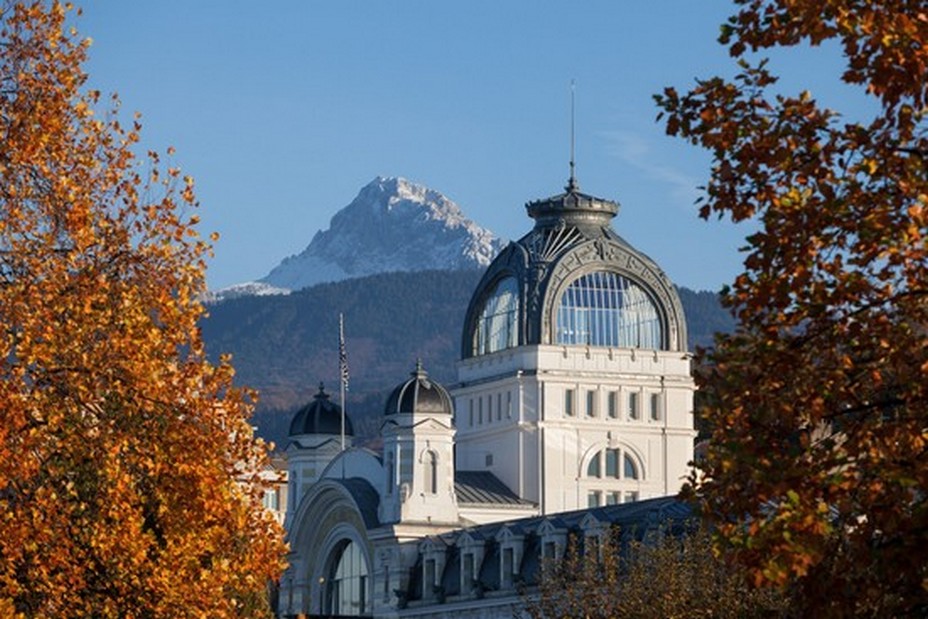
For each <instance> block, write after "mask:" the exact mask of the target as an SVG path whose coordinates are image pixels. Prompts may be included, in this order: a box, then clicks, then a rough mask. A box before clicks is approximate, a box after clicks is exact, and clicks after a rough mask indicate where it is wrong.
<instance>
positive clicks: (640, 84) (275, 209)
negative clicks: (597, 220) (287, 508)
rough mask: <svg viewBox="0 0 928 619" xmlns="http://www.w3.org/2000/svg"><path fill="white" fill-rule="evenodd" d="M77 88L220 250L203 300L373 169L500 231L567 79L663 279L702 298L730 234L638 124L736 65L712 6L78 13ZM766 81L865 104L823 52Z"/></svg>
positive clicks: (546, 152)
mask: <svg viewBox="0 0 928 619" xmlns="http://www.w3.org/2000/svg"><path fill="white" fill-rule="evenodd" d="M81 6H82V7H83V9H84V15H83V16H82V17H81V18H79V19H78V20H77V22H76V23H77V26H78V28H79V30H80V31H81V33H82V34H83V35H86V36H90V37H92V38H93V40H94V44H93V46H92V47H91V52H90V55H91V58H90V62H89V63H88V65H87V69H88V71H89V72H90V74H91V85H92V86H93V87H94V88H99V89H101V90H102V91H104V92H106V93H109V92H113V91H116V92H118V93H119V94H120V96H121V98H122V101H123V110H124V111H125V112H126V116H127V118H128V117H129V116H130V115H131V113H132V112H134V111H139V112H141V113H142V122H143V125H144V129H143V147H144V148H154V149H158V150H164V149H165V148H166V147H167V146H169V145H173V146H175V147H176V149H177V154H176V155H175V156H174V162H175V163H177V164H179V165H180V166H181V167H182V168H183V170H184V172H185V173H189V174H191V175H193V176H194V178H195V179H196V181H197V192H198V196H199V199H200V203H201V208H200V215H201V217H202V220H203V226H202V230H203V232H211V231H217V232H219V233H220V235H221V239H220V241H219V242H218V244H217V245H216V257H215V258H214V259H213V260H212V261H211V263H210V267H209V271H208V282H209V285H210V287H212V288H218V287H222V286H226V285H229V284H232V283H236V282H241V281H247V280H251V279H257V278H259V277H261V276H263V275H265V274H267V272H268V271H270V269H271V268H273V267H274V266H275V265H276V264H277V263H278V262H279V261H280V260H281V259H283V258H284V257H286V256H288V255H291V254H294V253H298V252H300V251H301V250H302V249H303V248H304V247H305V246H306V245H307V244H308V243H309V241H310V240H311V239H312V236H313V234H314V233H315V232H316V231H317V230H319V229H324V228H327V227H328V223H329V219H330V218H331V217H332V215H334V214H335V212H336V211H338V210H339V209H340V208H342V207H343V206H345V205H346V204H348V203H349V202H350V201H351V200H352V199H353V198H354V197H355V195H356V194H357V192H358V190H359V189H360V188H361V187H362V186H363V185H364V184H366V183H367V182H369V181H370V180H371V179H373V178H374V177H375V176H377V175H383V176H403V177H406V178H409V179H410V180H413V181H417V182H421V183H424V184H426V185H428V186H430V187H432V188H434V189H437V190H438V191H441V192H442V193H444V194H445V195H447V196H448V197H450V198H451V199H453V200H454V201H456V202H457V203H458V204H459V205H460V206H461V207H462V208H463V209H464V211H465V213H466V214H467V215H468V216H469V217H470V218H472V219H474V220H475V221H476V222H477V223H479V224H480V225H483V226H485V227H487V228H489V229H491V230H493V231H494V232H495V233H497V234H498V235H500V236H502V237H504V238H518V237H519V236H521V235H522V234H523V233H525V232H526V231H527V230H528V229H529V228H530V227H531V222H530V220H529V219H528V218H527V217H526V215H525V210H524V204H525V202H527V201H529V200H534V199H537V198H542V197H546V196H549V195H553V194H556V193H559V192H560V191H561V190H562V187H563V185H564V183H565V181H566V180H567V176H568V159H569V134H570V121H569V111H570V82H571V80H576V159H577V176H578V179H579V181H580V184H581V187H582V189H583V190H584V191H586V192H588V193H592V194H595V195H598V196H600V197H604V198H609V199H613V200H618V201H619V202H620V203H621V205H622V208H621V211H620V213H619V215H618V217H617V218H616V219H615V220H614V222H613V226H614V228H615V229H616V230H617V231H618V232H619V234H621V235H622V236H624V237H625V238H626V239H627V240H628V241H629V242H631V243H632V244H633V245H635V246H636V247H638V248H639V249H641V250H643V251H644V252H646V253H648V254H649V255H651V256H652V257H653V258H654V259H656V260H657V261H658V263H659V264H661V266H662V267H663V268H664V270H665V271H666V272H667V274H668V275H669V276H670V278H671V279H672V280H673V281H674V282H676V283H678V284H681V285H685V286H688V287H691V288H696V289H712V290H717V289H718V288H719V287H720V286H721V285H722V284H724V283H727V282H729V281H730V280H731V279H732V278H733V277H734V276H735V275H736V274H737V273H738V272H739V271H740V267H741V256H740V254H739V253H738V251H737V248H738V247H739V246H740V245H742V244H743V243H742V239H743V238H744V236H745V234H747V233H748V232H749V231H748V230H747V229H745V228H744V227H737V226H732V225H730V224H727V223H725V222H718V221H711V222H703V221H702V220H700V219H699V218H698V217H697V216H696V208H695V207H694V206H693V202H694V200H695V199H696V197H697V196H698V195H699V194H698V191H697V189H696V188H697V187H698V186H699V185H701V184H703V183H704V182H705V179H706V178H707V174H708V169H709V165H710V161H709V158H708V156H707V154H706V153H703V152H701V151H699V150H698V149H696V148H695V147H691V146H689V145H687V144H685V143H684V142H682V141H681V140H675V139H672V138H669V137H667V136H665V134H664V130H663V127H662V126H661V125H660V124H657V123H655V117H656V114H657V110H656V108H655V107H654V103H653V101H652V98H651V96H652V95H653V94H654V93H656V92H659V91H661V90H662V89H663V88H664V87H665V86H668V85H673V86H676V87H677V88H678V89H685V88H687V87H689V86H690V85H692V84H693V80H694V79H695V78H696V77H708V76H710V75H715V74H721V75H731V74H733V73H734V72H735V69H736V67H735V66H734V63H733V62H732V61H731V60H730V59H729V57H728V55H727V52H726V50H725V49H724V48H722V47H721V46H720V45H718V44H717V43H716V41H715V39H716V37H717V34H718V26H719V24H720V23H722V22H723V21H724V20H725V18H726V16H727V15H729V14H730V13H731V12H732V11H733V7H732V5H731V4H729V3H727V2H720V1H715V0H702V1H696V0H688V1H684V0H666V1H663V0H654V1H648V2H641V1H638V2H623V1H617V0H585V1H583V2H579V1H573V2H569V1H566V0H565V1H555V0H508V1H501V0H493V1H489V0H470V1H468V2H450V1H446V2H442V1H438V0H407V1H403V2H400V1H386V0H381V1H374V0H370V1H366V2H362V1H360V0H341V1H331V0H330V1H329V2H321V1H315V0H304V1H299V2H297V1H286V2H284V1H279V2H274V1H270V0H269V1H268V2H263V3H255V2H238V1H233V0H226V1H223V2H219V1H213V0H198V1H190V0H185V1H167V0H160V1H158V2H153V1H145V2H142V1H139V2H134V1H133V2H116V1H115V0H89V1H87V2H83V3H81ZM773 60H774V62H773V68H774V70H775V71H777V72H780V73H782V74H783V75H784V76H785V77H786V76H788V79H785V80H784V82H783V84H782V88H783V90H784V91H786V92H790V93H795V92H798V91H799V90H802V89H809V90H811V91H812V94H813V95H814V96H816V97H818V98H821V99H822V100H823V101H825V102H826V103H828V104H830V105H832V106H837V107H845V106H850V107H851V111H852V112H853V111H859V110H863V109H865V108H866V102H865V101H864V100H863V98H862V96H861V95H859V94H858V93H856V92H854V91H851V90H849V89H847V88H846V87H843V86H842V85H840V84H839V83H838V82H837V80H836V76H837V75H839V74H840V66H841V65H840V60H841V59H840V55H839V54H838V53H837V52H836V51H835V50H834V49H825V50H822V49H807V48H801V49H797V50H793V51H790V52H789V53H785V54H782V53H781V54H777V55H776V56H775V57H774V59H773Z"/></svg>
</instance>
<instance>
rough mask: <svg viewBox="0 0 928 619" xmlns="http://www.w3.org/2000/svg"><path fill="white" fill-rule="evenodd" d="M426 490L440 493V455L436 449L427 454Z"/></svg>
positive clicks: (430, 492)
mask: <svg viewBox="0 0 928 619" xmlns="http://www.w3.org/2000/svg"><path fill="white" fill-rule="evenodd" d="M425 491H426V492H428V493H429V494H438V456H436V455H435V452H434V451H430V452H428V453H427V454H426V455H425Z"/></svg>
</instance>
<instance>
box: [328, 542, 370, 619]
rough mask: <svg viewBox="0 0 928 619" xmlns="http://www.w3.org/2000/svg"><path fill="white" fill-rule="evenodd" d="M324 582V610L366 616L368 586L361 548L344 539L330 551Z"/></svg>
mask: <svg viewBox="0 0 928 619" xmlns="http://www.w3.org/2000/svg"><path fill="white" fill-rule="evenodd" d="M333 554H334V557H333V561H332V562H331V566H332V567H331V569H330V571H329V578H328V585H327V593H328V595H327V603H326V612H327V613H329V614H332V615H355V616H357V615H369V614H370V612H371V608H370V602H369V600H370V596H369V595H368V587H369V585H370V583H369V578H368V574H369V573H370V572H369V570H368V567H367V559H366V558H365V557H364V553H363V551H362V550H361V547H360V546H359V545H358V544H357V543H355V542H353V541H350V540H345V541H344V542H343V543H342V544H341V545H339V546H337V547H336V549H335V551H334V553H333Z"/></svg>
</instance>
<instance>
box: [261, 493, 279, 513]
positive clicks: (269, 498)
mask: <svg viewBox="0 0 928 619" xmlns="http://www.w3.org/2000/svg"><path fill="white" fill-rule="evenodd" d="M278 496H279V495H278V494H277V488H268V489H267V490H265V491H264V507H265V508H267V509H270V510H272V511H277V509H278V507H279V503H280V502H279V500H278Z"/></svg>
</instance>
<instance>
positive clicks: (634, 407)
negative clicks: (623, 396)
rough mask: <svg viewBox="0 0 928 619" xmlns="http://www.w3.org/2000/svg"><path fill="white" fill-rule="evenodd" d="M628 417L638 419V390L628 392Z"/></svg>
mask: <svg viewBox="0 0 928 619" xmlns="http://www.w3.org/2000/svg"><path fill="white" fill-rule="evenodd" d="M628 418H629V419H635V420H637V419H638V392H637V391H632V392H631V393H629V394H628Z"/></svg>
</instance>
